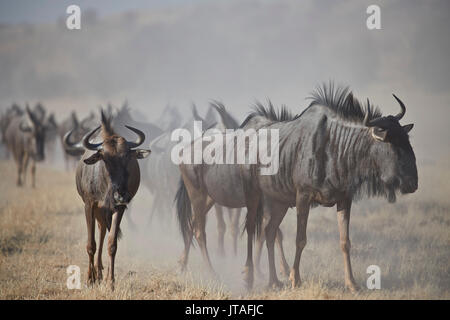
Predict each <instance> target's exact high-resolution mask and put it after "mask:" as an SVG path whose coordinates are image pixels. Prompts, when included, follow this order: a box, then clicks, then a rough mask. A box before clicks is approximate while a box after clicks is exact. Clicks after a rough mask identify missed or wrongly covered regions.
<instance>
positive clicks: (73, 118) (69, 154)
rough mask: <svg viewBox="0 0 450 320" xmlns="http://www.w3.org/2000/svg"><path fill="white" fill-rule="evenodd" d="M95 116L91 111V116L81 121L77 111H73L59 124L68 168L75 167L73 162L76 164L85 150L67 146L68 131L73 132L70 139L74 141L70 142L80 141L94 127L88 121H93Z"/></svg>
mask: <svg viewBox="0 0 450 320" xmlns="http://www.w3.org/2000/svg"><path fill="white" fill-rule="evenodd" d="M94 118H95V115H94V114H93V113H91V114H90V115H89V116H87V117H86V118H84V119H83V120H81V121H79V120H78V116H77V114H76V112H75V111H73V112H72V113H71V114H70V116H69V117H68V118H67V119H65V120H64V121H62V122H61V124H60V125H59V127H58V131H59V136H60V139H61V144H62V146H63V150H64V162H65V165H66V169H70V168H73V167H72V164H73V165H75V164H76V163H77V161H78V160H79V159H80V157H81V155H82V154H83V152H84V151H83V150H79V149H77V148H71V149H67V148H65V147H64V146H65V144H64V136H65V135H66V134H67V132H69V131H71V132H72V134H71V135H70V139H71V140H72V141H71V142H70V143H71V144H73V143H75V142H78V141H80V140H81V139H82V138H83V136H84V135H85V134H86V133H88V132H89V131H90V130H91V129H93V128H92V127H91V126H89V125H88V122H90V121H92V120H93V119H94Z"/></svg>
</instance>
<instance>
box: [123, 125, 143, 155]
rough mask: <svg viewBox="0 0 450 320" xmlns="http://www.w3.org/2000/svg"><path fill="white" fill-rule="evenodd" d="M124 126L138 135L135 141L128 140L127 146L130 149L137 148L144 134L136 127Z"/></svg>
mask: <svg viewBox="0 0 450 320" xmlns="http://www.w3.org/2000/svg"><path fill="white" fill-rule="evenodd" d="M125 127H127V128H128V129H130V130H131V131H133V132H134V133H136V134H137V135H138V138H137V140H136V142H129V141H128V142H127V144H128V147H129V148H130V149H132V148H137V147H139V146H140V145H141V144H142V143H144V140H145V134H144V133H143V132H142V131H141V130H138V129H136V128H133V127H130V126H125Z"/></svg>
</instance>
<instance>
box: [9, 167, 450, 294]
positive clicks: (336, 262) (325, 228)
mask: <svg viewBox="0 0 450 320" xmlns="http://www.w3.org/2000/svg"><path fill="white" fill-rule="evenodd" d="M419 169H420V180H419V191H418V192H417V193H416V194H413V195H409V196H406V197H403V198H400V199H399V201H398V202H397V203H396V204H394V205H389V204H387V202H386V201H384V200H381V199H380V200H370V201H363V202H361V203H358V204H356V205H355V206H354V208H353V210H352V219H351V231H350V235H351V239H352V264H353V267H354V273H355V278H356V280H357V282H358V283H359V285H360V286H361V287H362V288H363V289H362V290H361V291H360V292H359V293H358V294H356V295H353V294H351V293H349V292H347V291H345V290H344V288H343V261H342V257H341V253H340V250H339V244H338V229H337V223H336V214H335V211H334V210H333V209H324V208H317V209H314V210H313V211H312V212H311V215H310V220H309V223H308V224H309V225H308V231H307V232H308V244H307V246H306V248H305V250H304V254H303V256H302V264H301V275H302V278H303V284H302V287H301V288H298V289H295V290H293V289H290V288H289V283H288V282H287V280H285V281H286V287H285V288H284V289H281V290H266V289H265V284H266V282H267V274H266V275H265V276H264V277H263V278H262V279H256V280H257V281H256V288H255V290H254V291H253V292H251V293H246V292H245V291H243V285H242V284H243V282H242V275H241V274H240V270H241V269H242V267H243V264H244V248H245V237H244V238H242V239H241V240H240V244H239V255H238V257H237V258H233V257H228V258H222V259H220V258H219V257H217V256H216V255H215V250H214V249H215V248H216V239H215V223H213V221H210V222H209V223H208V241H209V248H210V251H211V252H212V260H213V264H214V265H215V266H216V268H217V270H218V273H219V274H220V275H221V280H212V279H209V278H208V277H207V276H205V275H203V264H202V260H201V257H200V255H199V253H198V251H199V250H198V249H194V250H193V252H192V256H191V259H190V262H189V269H190V270H191V273H189V274H187V275H179V274H178V273H177V264H176V261H177V258H178V255H179V253H180V252H181V248H182V241H181V237H180V236H179V234H178V231H177V229H176V226H173V224H174V221H173V220H172V221H171V222H170V223H169V224H166V225H157V224H156V223H154V224H153V226H152V227H148V228H144V227H145V221H146V219H147V217H146V211H147V210H146V208H147V207H148V206H149V203H148V202H150V201H149V200H148V195H147V194H146V191H145V190H142V191H140V193H139V195H138V197H137V199H136V201H135V202H136V203H135V204H133V206H132V208H131V209H130V210H131V212H132V216H133V218H134V219H135V221H138V222H139V219H140V223H139V224H138V225H139V229H138V230H134V229H131V228H129V227H127V226H128V224H127V220H124V223H123V227H124V231H125V232H124V239H123V240H122V241H121V242H120V243H119V250H118V256H117V260H116V261H117V285H116V290H115V291H113V292H112V291H110V290H109V288H108V287H107V286H105V285H103V284H101V285H96V286H94V287H92V288H88V287H86V286H83V287H82V289H81V290H68V289H67V287H66V279H67V274H66V268H67V266H69V265H78V266H80V268H81V270H82V280H85V277H86V270H87V254H86V251H85V241H86V239H85V238H86V230H85V220H84V213H83V210H82V202H81V200H80V199H79V198H78V195H77V193H76V190H75V185H74V179H73V174H72V173H64V172H61V171H57V170H53V169H50V168H41V167H40V168H38V188H36V189H32V188H31V187H29V186H27V187H25V188H22V189H19V188H17V187H16V186H15V184H14V182H15V167H14V165H13V164H12V163H10V162H0V173H1V177H2V179H1V181H0V299H230V298H243V299H449V298H450V290H449V289H450V268H449V265H450V233H449V227H450V215H449V211H450V197H449V196H448V195H449V193H450V185H449V182H448V181H450V165H449V163H448V161H446V162H441V163H438V164H436V165H434V166H433V167H431V166H430V167H419ZM44 177H45V179H44ZM212 219H213V220H215V218H212ZM295 225H296V223H295V214H293V213H288V214H287V216H286V218H285V221H284V222H283V224H282V229H283V231H284V233H285V247H286V256H287V258H288V261H289V262H290V263H292V258H293V255H294V250H295V246H294V238H295ZM227 237H229V235H228V236H227ZM227 240H230V239H228V238H227ZM229 248H230V243H229V242H227V249H229ZM103 259H104V264H105V265H107V264H108V261H107V255H106V254H104V257H103ZM266 259H267V258H266V256H265V255H264V256H263V270H267V267H266ZM371 264H376V265H378V266H379V267H380V268H381V273H382V276H381V287H382V289H381V290H368V289H365V282H366V279H367V277H368V275H367V274H366V268H367V266H369V265H371Z"/></svg>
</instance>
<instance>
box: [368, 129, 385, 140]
mask: <svg viewBox="0 0 450 320" xmlns="http://www.w3.org/2000/svg"><path fill="white" fill-rule="evenodd" d="M371 132H372V137H373V138H374V139H375V140H378V141H385V140H386V136H387V132H388V131H387V130H386V129H381V128H379V127H372V128H371Z"/></svg>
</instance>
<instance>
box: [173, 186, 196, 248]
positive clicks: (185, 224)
mask: <svg viewBox="0 0 450 320" xmlns="http://www.w3.org/2000/svg"><path fill="white" fill-rule="evenodd" d="M174 202H176V207H177V217H178V223H179V226H180V231H181V234H182V236H183V239H184V240H187V239H188V238H189V237H192V208H191V199H189V195H188V193H187V189H186V185H185V184H184V181H183V178H181V179H180V182H179V185H178V190H177V193H176V195H175V199H174Z"/></svg>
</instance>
